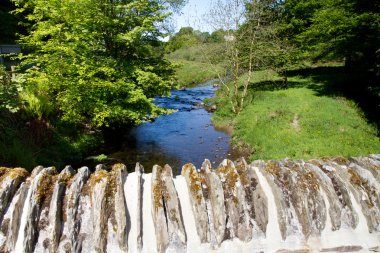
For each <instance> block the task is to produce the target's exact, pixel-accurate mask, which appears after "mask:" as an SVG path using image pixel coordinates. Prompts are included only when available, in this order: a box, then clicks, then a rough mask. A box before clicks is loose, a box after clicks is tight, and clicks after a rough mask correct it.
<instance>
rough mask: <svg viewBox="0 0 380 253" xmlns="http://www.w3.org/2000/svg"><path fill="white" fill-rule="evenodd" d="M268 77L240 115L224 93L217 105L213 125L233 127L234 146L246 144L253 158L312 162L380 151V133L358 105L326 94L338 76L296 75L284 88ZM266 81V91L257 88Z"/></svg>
mask: <svg viewBox="0 0 380 253" xmlns="http://www.w3.org/2000/svg"><path fill="white" fill-rule="evenodd" d="M268 73H269V72H267V71H266V72H265V71H264V72H258V73H256V76H255V82H254V83H252V84H251V93H250V98H248V103H247V105H246V107H245V108H244V110H243V112H242V113H241V114H240V115H238V116H236V117H235V116H233V115H232V114H231V109H230V106H229V103H228V98H226V97H224V98H223V93H222V92H220V93H219V97H218V99H217V101H216V102H217V105H218V111H217V112H216V113H215V114H214V117H213V121H214V122H215V123H216V124H233V126H234V133H233V137H234V140H235V142H236V141H243V142H245V143H247V144H248V145H249V146H250V147H251V149H252V151H253V153H252V155H251V159H280V158H285V157H289V158H295V159H309V158H317V157H323V156H337V155H343V156H355V155H367V154H370V153H379V152H380V140H379V138H378V137H377V130H376V128H375V127H374V126H372V125H370V124H368V123H367V122H366V119H365V117H364V116H363V114H362V113H361V111H360V110H359V109H358V108H357V106H356V105H355V104H354V103H353V102H352V101H349V100H347V99H345V98H344V97H341V96H336V95H334V96H333V95H331V94H323V92H321V90H324V88H325V85H329V84H331V82H335V81H337V80H338V79H339V78H340V77H339V76H338V75H331V77H328V78H326V76H324V81H323V82H318V81H316V80H318V78H312V77H307V76H294V77H291V78H289V80H288V81H289V83H290V84H291V85H290V86H289V87H287V88H285V87H278V84H279V83H280V82H277V83H276V82H275V81H276V80H277V81H278V80H279V79H278V77H277V76H276V75H270V74H268ZM263 81H265V82H266V86H265V89H260V88H257V86H260V85H261V86H262V84H263ZM267 81H269V82H267ZM272 81H273V87H271V82H272ZM255 86H256V87H255ZM271 88H273V89H271Z"/></svg>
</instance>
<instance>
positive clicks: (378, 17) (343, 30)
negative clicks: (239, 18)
mask: <svg viewBox="0 0 380 253" xmlns="http://www.w3.org/2000/svg"><path fill="white" fill-rule="evenodd" d="M285 11H286V18H285V22H286V23H287V24H288V25H287V28H288V31H290V32H291V34H293V36H292V37H293V41H294V42H295V43H297V44H298V45H299V46H300V47H301V48H302V49H303V50H304V52H306V53H307V55H308V56H309V57H311V58H312V59H314V60H318V59H335V60H336V59H338V60H341V59H345V62H346V67H348V68H349V70H350V71H354V72H367V71H370V72H372V73H377V74H378V75H379V74H380V70H379V68H378V67H377V66H378V65H379V62H380V57H379V49H380V3H379V1H364V0H339V1H333V0H302V1H298V0H297V1H296V0H287V1H286V2H285Z"/></svg>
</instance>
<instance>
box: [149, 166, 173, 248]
mask: <svg viewBox="0 0 380 253" xmlns="http://www.w3.org/2000/svg"><path fill="white" fill-rule="evenodd" d="M161 174H162V168H161V167H160V166H158V165H154V166H153V170H152V217H153V221H154V228H155V233H156V241H157V251H158V253H164V252H165V251H166V249H167V247H168V245H169V234H168V226H167V222H166V217H165V210H164V198H163V185H162V181H161Z"/></svg>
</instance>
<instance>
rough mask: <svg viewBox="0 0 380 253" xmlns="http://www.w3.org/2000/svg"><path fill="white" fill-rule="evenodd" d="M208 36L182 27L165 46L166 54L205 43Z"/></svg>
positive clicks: (190, 28)
mask: <svg viewBox="0 0 380 253" xmlns="http://www.w3.org/2000/svg"><path fill="white" fill-rule="evenodd" d="M209 36H210V34H209V33H207V32H205V33H202V32H200V31H197V30H194V29H193V28H192V27H182V28H181V29H180V30H179V31H178V32H177V33H176V34H174V35H173V36H172V37H171V38H170V39H169V41H168V43H167V45H166V50H167V51H168V52H173V51H175V50H178V49H180V48H185V47H190V46H193V45H196V44H199V43H204V42H207V40H208V38H209Z"/></svg>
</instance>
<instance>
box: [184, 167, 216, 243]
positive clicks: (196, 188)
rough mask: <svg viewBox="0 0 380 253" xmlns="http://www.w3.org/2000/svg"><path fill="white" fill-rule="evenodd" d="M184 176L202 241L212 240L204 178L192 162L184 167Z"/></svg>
mask: <svg viewBox="0 0 380 253" xmlns="http://www.w3.org/2000/svg"><path fill="white" fill-rule="evenodd" d="M182 176H183V177H184V178H185V180H186V183H187V188H188V189H189V196H190V203H191V205H192V210H193V214H194V217H195V220H196V223H195V225H196V228H197V233H198V236H199V238H200V240H201V243H206V242H210V228H209V223H208V222H209V221H208V216H207V207H206V200H205V198H204V197H203V192H202V179H201V176H200V175H199V174H198V172H197V170H196V168H195V166H194V165H193V164H191V163H188V164H185V165H184V166H183V167H182Z"/></svg>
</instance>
